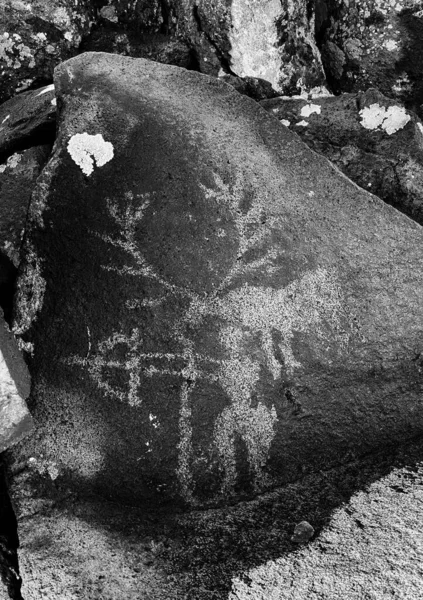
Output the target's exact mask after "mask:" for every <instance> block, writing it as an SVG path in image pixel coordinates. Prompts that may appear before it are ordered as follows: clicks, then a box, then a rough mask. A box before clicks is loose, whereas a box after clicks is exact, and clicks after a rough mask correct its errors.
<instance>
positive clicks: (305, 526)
mask: <svg viewBox="0 0 423 600" xmlns="http://www.w3.org/2000/svg"><path fill="white" fill-rule="evenodd" d="M313 535H314V527H312V525H310V523H308V521H301V523H298V525H296V526H295V529H294V535H293V536H292V538H291V542H294V544H304V543H305V542H308V541H309V540H310V539H311V538H312V537H313Z"/></svg>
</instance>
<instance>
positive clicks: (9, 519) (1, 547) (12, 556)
mask: <svg viewBox="0 0 423 600" xmlns="http://www.w3.org/2000/svg"><path fill="white" fill-rule="evenodd" d="M4 470H5V469H4V466H3V455H2V454H0V598H1V600H22V596H21V593H20V589H21V583H22V580H21V578H20V575H19V565H18V556H17V549H18V547H19V540H18V535H17V522H16V517H15V514H14V512H13V508H12V505H11V502H10V498H9V494H8V489H7V484H6V478H5V473H4Z"/></svg>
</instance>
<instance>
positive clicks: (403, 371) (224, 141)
mask: <svg viewBox="0 0 423 600" xmlns="http://www.w3.org/2000/svg"><path fill="white" fill-rule="evenodd" d="M55 84H56V91H57V94H58V105H59V107H60V108H61V112H60V118H59V123H60V127H59V133H58V139H57V142H56V144H55V148H54V151H53V155H52V157H51V159H50V161H49V163H48V165H47V166H46V167H45V169H44V170H43V172H42V174H41V176H40V178H39V180H38V182H37V187H36V189H35V192H34V194H33V200H32V204H31V216H30V218H31V226H30V228H29V230H28V236H27V241H26V250H25V257H24V260H23V265H22V274H21V277H20V280H19V283H18V287H19V296H18V304H17V311H16V322H15V332H16V333H17V334H19V335H20V336H21V343H22V345H23V346H24V347H26V349H28V350H32V353H33V354H32V359H31V365H30V366H31V371H32V376H33V392H32V394H31V407H32V411H33V415H34V418H35V420H36V422H37V430H36V432H35V434H34V435H33V436H31V438H29V439H28V440H27V442H26V444H25V446H24V445H21V446H20V447H19V448H18V449H17V450H16V451H15V452H14V456H15V460H16V461H17V462H19V461H20V462H22V461H27V460H28V458H29V457H32V458H33V459H34V460H36V461H38V460H42V461H44V462H46V464H47V463H48V468H49V469H50V471H52V472H54V478H55V480H57V482H59V483H60V482H63V481H67V482H69V483H71V484H72V485H74V486H76V487H80V488H82V489H90V490H94V491H96V492H99V493H101V494H105V495H108V496H110V497H113V498H119V499H123V500H126V501H130V502H148V501H151V502H156V501H158V500H159V499H160V498H169V497H174V498H177V499H179V500H183V501H185V502H187V503H188V504H191V505H192V506H195V505H207V504H209V503H214V502H225V501H228V500H229V499H231V498H233V497H236V496H239V495H245V494H251V493H256V492H259V491H261V490H263V489H266V488H269V487H271V486H274V485H277V484H281V483H283V482H285V481H288V480H290V479H293V478H295V477H297V476H298V474H299V473H301V472H302V471H303V470H304V469H306V470H313V469H321V468H323V467H326V466H328V465H330V464H336V463H337V462H339V461H342V460H344V459H347V458H348V456H351V453H358V454H360V453H362V452H366V451H369V450H370V449H372V448H374V447H376V446H378V445H380V444H382V443H384V442H386V441H387V440H391V441H392V440H399V439H403V438H406V437H407V436H411V435H414V434H416V433H418V432H421V430H422V426H423V415H422V413H421V411H420V410H419V407H420V403H421V393H422V373H421V365H420V362H421V353H422V352H423V348H422V344H423V332H422V316H423V315H422V312H423V307H422V303H421V292H422V286H423V275H422V273H423V271H422V254H421V243H422V241H423V240H422V230H421V228H420V227H419V226H418V225H417V223H414V222H413V221H411V220H409V219H408V218H406V217H405V216H403V215H401V214H400V213H398V212H397V211H395V210H394V209H393V208H391V207H389V206H386V205H385V204H384V203H383V202H382V201H379V200H378V199H377V198H375V197H374V196H372V195H369V194H366V193H365V192H362V191H361V190H359V189H358V188H357V186H355V185H354V184H352V183H351V182H350V181H349V180H347V178H346V177H344V176H343V175H342V174H340V173H339V172H338V171H336V170H334V169H333V167H332V166H331V165H330V164H329V162H328V161H327V160H326V159H324V158H323V157H320V156H318V155H316V154H315V153H313V152H312V151H311V150H309V149H308V148H307V147H306V146H305V145H304V144H303V143H302V142H301V141H300V140H299V138H298V137H297V136H296V135H294V134H292V133H291V132H290V131H288V130H287V129H286V128H285V127H283V126H282V125H280V124H279V123H278V122H277V121H276V120H275V119H274V118H273V117H271V116H270V115H268V114H266V112H265V111H264V110H263V109H261V108H260V107H259V106H257V105H256V104H255V103H254V102H252V101H251V100H250V99H248V98H245V97H243V96H241V95H239V94H238V93H237V92H235V91H234V90H233V89H232V88H231V87H230V86H228V85H225V84H224V83H221V82H219V81H218V80H216V79H213V78H209V77H206V76H203V75H200V74H198V73H193V72H189V71H185V70H183V69H178V68H177V67H170V66H167V65H159V64H157V63H152V62H149V61H145V60H142V59H137V60H135V59H128V58H124V57H121V56H116V55H106V54H85V55H82V56H80V57H77V58H75V59H72V60H70V61H68V62H66V63H64V64H63V65H61V66H60V67H59V68H58V69H57V70H56V75H55ZM41 457H42V458H41Z"/></svg>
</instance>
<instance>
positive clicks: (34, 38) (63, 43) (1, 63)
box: [0, 0, 94, 102]
mask: <svg viewBox="0 0 423 600" xmlns="http://www.w3.org/2000/svg"><path fill="white" fill-rule="evenodd" d="M93 4H94V3H93ZM93 16H94V7H93V6H91V7H90V3H89V2H86V0H49V1H48V2H46V1H45V0H27V1H26V2H22V1H21V0H6V1H5V2H1V4H0V102H4V101H5V100H7V99H8V98H10V97H11V96H13V95H14V94H15V93H16V92H20V91H22V90H25V89H27V88H28V87H30V86H33V85H36V84H37V83H38V85H40V82H45V81H46V80H51V78H52V76H53V69H54V67H55V66H56V65H57V64H58V63H59V62H60V61H61V60H63V59H66V58H69V57H70V56H73V55H74V54H76V52H77V50H78V47H79V44H80V42H81V40H82V36H83V35H86V34H87V33H88V32H89V30H90V27H91V25H92V18H93Z"/></svg>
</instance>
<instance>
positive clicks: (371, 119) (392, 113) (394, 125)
mask: <svg viewBox="0 0 423 600" xmlns="http://www.w3.org/2000/svg"><path fill="white" fill-rule="evenodd" d="M359 114H360V116H361V125H362V126H363V127H365V128H366V129H383V130H384V131H386V133H387V134H388V135H392V134H393V133H396V132H397V131H398V130H400V129H403V127H405V126H406V125H407V123H408V122H409V121H410V119H411V117H410V115H408V114H407V111H406V110H405V108H403V107H402V106H389V107H388V108H385V107H384V106H381V105H380V104H378V103H374V104H371V105H370V106H366V107H365V108H363V109H362V110H361V111H360V113H359Z"/></svg>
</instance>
